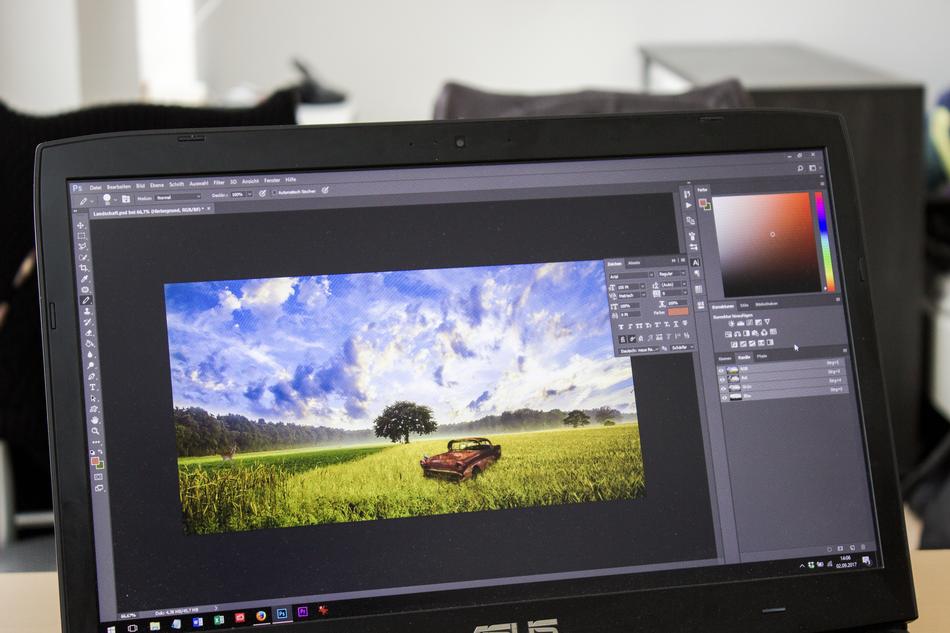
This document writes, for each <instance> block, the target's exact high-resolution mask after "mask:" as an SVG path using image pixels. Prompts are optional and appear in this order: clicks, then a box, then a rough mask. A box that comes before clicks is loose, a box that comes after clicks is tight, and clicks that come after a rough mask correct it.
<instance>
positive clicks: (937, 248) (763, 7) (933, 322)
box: [0, 0, 950, 570]
mask: <svg viewBox="0 0 950 633" xmlns="http://www.w3.org/2000/svg"><path fill="white" fill-rule="evenodd" d="M948 24H950V3H948V2H946V0H909V1H908V2H903V3H874V4H873V5H871V4H868V3H867V2H860V1H858V0H839V1H837V2H828V1H827V0H798V1H796V2H781V3H780V2H747V1H742V0H719V1H718V2H705V3H697V2H687V1H685V0H667V1H666V2H662V3H660V2H648V1H646V0H622V1H621V0H586V1H584V2H580V1H577V0H573V1H571V0H518V1H512V0H505V1H503V0H481V1H480V2H475V3H473V2H468V3H462V2H457V1H454V0H438V1H437V0H411V1H409V2H384V1H382V0H348V1H346V2H341V1H338V0H337V1H330V0H271V1H269V2H254V1H252V0H4V1H3V2H0V129H2V130H3V138H5V139H6V141H5V143H4V144H2V145H5V147H0V187H2V188H3V190H4V191H15V192H18V193H15V194H12V196H11V197H9V198H8V199H6V200H5V205H4V206H5V209H4V210H5V213H6V217H7V220H9V221H8V223H7V228H6V229H4V230H2V231H0V570H3V569H11V568H16V567H17V566H20V567H23V566H26V567H27V568H38V569H40V568H51V566H52V565H53V561H52V550H51V547H50V545H49V543H50V541H49V532H50V528H51V521H52V518H51V517H52V515H51V513H50V511H49V510H50V507H51V506H50V504H51V501H50V492H49V481H48V458H47V457H46V450H47V449H46V443H45V442H46V440H45V417H44V415H45V414H44V410H43V393H42V365H41V355H40V347H39V324H38V315H37V313H36V312H37V308H36V306H37V302H36V278H35V273H34V260H33V254H32V240H33V234H32V210H31V195H32V194H31V187H32V180H31V173H32V153H33V148H34V147H35V145H36V143H38V142H41V141H45V140H51V139H54V138H62V137H64V136H72V135H78V134H85V133H91V132H102V131H112V130H119V129H144V128H161V127H191V126H196V127H197V126H211V125H237V124H252V123H253V124H267V123H343V122H362V121H392V120H418V119H429V118H433V117H436V118H457V117H468V116H483V117H484V116H502V115H531V114H563V113H575V112H579V113H594V112H621V111H630V112H633V111H649V110H669V109H691V108H704V107H733V106H749V105H754V106H770V107H806V108H816V109H825V110H833V111H837V112H841V113H843V114H844V116H845V117H846V120H847V124H848V127H849V132H850V135H851V140H852V143H853V146H854V151H855V162H856V168H857V173H858V178H859V185H860V190H861V197H862V202H863V208H864V214H865V223H866V227H867V242H868V252H869V256H868V260H869V266H870V269H871V279H872V283H873V300H874V306H875V316H876V319H877V324H878V334H879V338H880V341H881V343H880V344H881V353H882V359H883V365H884V373H885V378H886V381H887V392H888V393H887V395H888V398H889V401H890V406H891V409H892V412H893V423H894V435H895V442H896V445H897V459H898V464H899V468H900V472H901V476H902V481H903V486H904V490H905V494H906V498H907V500H908V502H909V507H910V508H911V511H909V513H908V517H909V519H910V521H911V522H912V527H911V531H912V533H911V537H910V538H911V541H912V544H913V545H914V546H918V545H923V546H924V547H947V546H948V545H950V485H948V483H947V482H948V479H950V477H948V473H950V440H948V439H947V437H948V435H947V430H948V429H950V427H948V425H947V422H946V420H947V419H950V276H948V275H947V274H946V271H947V270H950V223H948V221H947V219H946V218H947V217H950V215H948V213H950V202H948V200H950V194H948V189H947V180H948V173H950V94H948V93H947V90H948V89H950V63H948V61H950V37H948V34H947V25H948ZM172 106H173V107H172ZM37 537H39V538H37ZM37 543H38V544H37Z"/></svg>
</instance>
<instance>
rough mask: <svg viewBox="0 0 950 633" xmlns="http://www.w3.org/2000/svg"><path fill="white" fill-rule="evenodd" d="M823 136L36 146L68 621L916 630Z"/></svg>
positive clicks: (471, 629) (840, 163)
mask: <svg viewBox="0 0 950 633" xmlns="http://www.w3.org/2000/svg"><path fill="white" fill-rule="evenodd" d="M846 138H847V137H846V132H845V130H844V125H843V123H842V120H841V119H840V118H839V117H837V116H835V115H831V114H822V113H800V112H783V111H732V112H712V113H701V114H696V113H690V114H658V115H644V116H607V117H575V118H570V117H568V118H552V119H546V118H538V119H526V120H494V121H465V122H439V123H405V124H380V125H352V126H331V127H279V128H251V129H220V130H186V131H178V132H147V133H125V134H113V135H101V136H92V137H85V138H79V139H71V140H64V141H57V142H53V143H47V144H44V145H42V146H40V148H39V149H38V152H37V159H36V174H37V180H36V182H37V185H36V187H37V189H36V193H37V196H36V200H37V202H36V230H37V254H38V262H39V273H40V294H41V300H42V312H43V334H44V353H45V360H46V381H47V384H46V387H47V393H48V407H49V408H48V415H49V424H50V447H51V451H52V458H53V465H54V466H53V478H54V480H53V481H54V490H55V495H56V504H55V505H56V526H57V556H58V558H57V560H58V566H59V576H60V595H61V602H62V621H63V630H64V631H65V632H67V633H78V632H82V633H86V632H89V633H92V632H97V633H136V632H144V631H219V630H220V631H225V630H231V629H238V628H247V627H253V626H277V625H280V626H281V628H280V630H285V628H284V627H286V630H287V631H288V632H290V631H301V632H303V631H319V632H323V631H327V632H334V633H336V632H359V633H374V632H383V631H387V632H397V631H398V632H409V631H411V632H413V633H429V632H432V633H582V632H599V633H601V632H629V631H658V632H667V631H669V632H678V631H704V632H706V633H715V632H727V631H728V632H730V633H733V632H736V631H742V632H757V631H762V632H766V631H767V632H784V631H798V632H802V631H809V632H818V631H843V630H848V631H862V632H869V633H870V632H873V631H878V632H883V631H902V630H906V622H907V621H909V620H912V619H913V618H914V617H916V612H915V609H916V607H915V602H914V593H913V585H912V580H911V573H910V565H909V559H908V551H907V544H906V539H905V534H904V527H903V523H902V513H901V506H900V499H899V492H898V486H897V478H896V474H895V465H894V457H893V449H892V440H891V434H890V427H889V422H888V414H887V405H886V402H885V399H884V391H883V388H882V378H881V370H880V367H879V363H878V354H877V347H876V343H875V336H874V323H873V318H872V313H871V304H870V299H869V290H868V279H867V273H866V269H867V266H866V265H865V253H864V247H863V242H862V233H861V216H860V210H859V205H858V199H857V191H856V187H855V182H854V173H853V169H852V165H851V158H850V150H849V147H848V143H847V140H846Z"/></svg>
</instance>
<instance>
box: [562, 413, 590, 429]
mask: <svg viewBox="0 0 950 633" xmlns="http://www.w3.org/2000/svg"><path fill="white" fill-rule="evenodd" d="M564 424H567V425H568V426H573V427H574V428H575V429H576V428H577V427H579V426H587V425H588V424H590V416H589V415H587V414H586V413H584V412H583V411H581V410H580V409H574V410H573V411H571V412H570V413H568V414H567V417H566V418H564Z"/></svg>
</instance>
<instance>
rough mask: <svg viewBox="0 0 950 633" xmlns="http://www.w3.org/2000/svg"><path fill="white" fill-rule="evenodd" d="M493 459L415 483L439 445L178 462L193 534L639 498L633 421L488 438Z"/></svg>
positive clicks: (419, 442)
mask: <svg viewBox="0 0 950 633" xmlns="http://www.w3.org/2000/svg"><path fill="white" fill-rule="evenodd" d="M488 437H489V439H491V440H492V441H493V442H494V443H496V444H500V445H501V447H502V458H501V460H499V461H498V462H497V463H495V464H493V465H491V466H489V467H488V469H487V470H485V472H484V473H483V474H482V476H481V477H479V478H478V479H477V480H476V481H464V482H462V483H452V482H445V481H440V480H437V479H426V478H425V477H423V476H422V469H421V468H420V467H419V459H420V457H421V456H422V455H423V454H428V455H434V454H437V453H441V452H443V451H444V450H445V445H446V442H447V440H446V439H437V440H417V441H414V442H412V443H411V444H398V445H392V444H385V445H373V446H362V447H352V448H335V449H295V450H289V451H268V452H263V453H249V454H247V455H236V456H235V458H234V460H233V461H230V462H225V461H224V460H222V459H221V458H220V457H199V458H183V459H181V460H179V469H178V470H179V485H180V494H181V502H182V509H183V512H184V523H185V529H186V531H187V532H189V533H193V534H210V533H216V532H225V531H240V530H253V529H258V528H266V527H290V526H300V525H319V524H323V523H342V522H350V521H370V520H374V519H392V518H400V517H414V516H427V515H433V514H448V513H455V512H477V511H483V510H501V509H510V508H523V507H529V506H545V505H560V504H566V503H585V502H592V501H611V500H617V499H631V498H636V497H640V496H642V495H643V494H644V490H645V483H644V475H643V458H642V454H641V451H640V434H639V427H638V425H637V424H636V423H633V424H619V425H617V426H613V427H595V428H586V429H585V428H581V429H565V430H555V431H536V432H531V433H510V434H492V435H489V436H488Z"/></svg>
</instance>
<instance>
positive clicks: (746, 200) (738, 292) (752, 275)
mask: <svg viewBox="0 0 950 633" xmlns="http://www.w3.org/2000/svg"><path fill="white" fill-rule="evenodd" d="M810 198H811V195H810V194H809V193H808V192H800V193H778V194H763V195H749V196H717V197H715V198H713V213H714V217H715V221H716V239H717V241H718V244H719V260H720V266H721V268H722V287H723V292H724V294H725V296H726V297H748V296H756V295H777V294H789V293H797V292H820V291H821V272H820V270H819V266H818V250H817V244H816V240H815V229H814V223H813V220H812V213H811V199H810ZM829 261H830V255H829Z"/></svg>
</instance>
